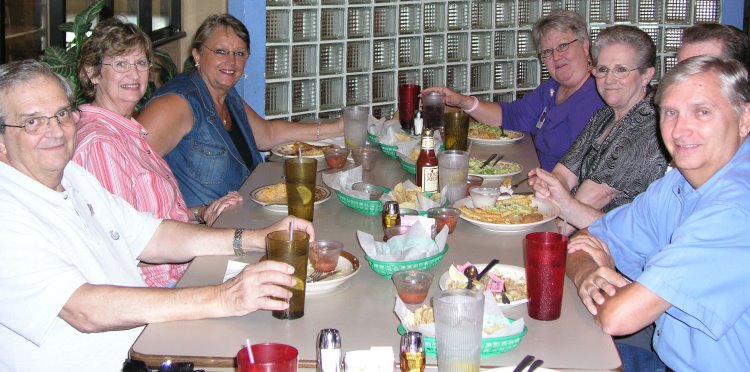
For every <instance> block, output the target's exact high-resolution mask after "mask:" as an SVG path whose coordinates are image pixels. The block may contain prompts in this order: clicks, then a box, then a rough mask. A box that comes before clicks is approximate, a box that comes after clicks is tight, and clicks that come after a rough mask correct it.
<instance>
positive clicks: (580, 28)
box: [531, 9, 589, 48]
mask: <svg viewBox="0 0 750 372" xmlns="http://www.w3.org/2000/svg"><path fill="white" fill-rule="evenodd" d="M551 30H556V31H559V32H567V31H570V32H572V33H574V34H575V35H576V39H578V41H580V42H581V45H583V42H584V41H585V40H589V28H588V26H587V25H586V21H584V20H583V17H581V15H580V14H578V13H576V12H574V11H572V10H565V9H552V10H551V11H550V12H549V14H547V15H546V16H544V17H542V18H539V20H538V21H536V23H534V29H533V30H532V31H531V32H532V36H533V37H534V43H535V44H536V47H537V48H541V47H542V37H544V35H545V34H547V32H549V31H551Z"/></svg>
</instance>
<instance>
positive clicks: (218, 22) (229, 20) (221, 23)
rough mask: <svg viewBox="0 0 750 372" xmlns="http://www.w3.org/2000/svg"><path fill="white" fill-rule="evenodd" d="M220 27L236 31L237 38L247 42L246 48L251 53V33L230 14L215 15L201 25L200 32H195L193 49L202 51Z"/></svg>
mask: <svg viewBox="0 0 750 372" xmlns="http://www.w3.org/2000/svg"><path fill="white" fill-rule="evenodd" d="M218 27H228V28H229V29H231V30H232V31H234V33H235V34H237V37H239V38H240V39H242V41H244V42H245V47H246V48H247V50H248V52H249V51H250V32H248V31H247V27H245V25H244V24H243V23H242V21H240V20H239V19H237V18H235V17H234V16H232V15H229V14H214V15H210V16H208V18H206V20H204V21H203V23H201V25H200V27H198V31H196V32H195V37H194V38H193V45H192V48H193V49H197V50H201V47H202V46H203V43H205V42H206V40H207V39H208V38H209V37H210V36H211V33H212V32H214V30H215V29H217V28H218Z"/></svg>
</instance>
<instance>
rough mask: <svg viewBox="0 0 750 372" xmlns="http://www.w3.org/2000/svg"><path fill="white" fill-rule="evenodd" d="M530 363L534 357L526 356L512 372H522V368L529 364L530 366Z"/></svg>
mask: <svg viewBox="0 0 750 372" xmlns="http://www.w3.org/2000/svg"><path fill="white" fill-rule="evenodd" d="M532 361H534V356H533V355H527V356H525V357H524V358H523V359H522V360H521V363H518V365H517V366H516V368H515V369H514V370H513V372H521V371H523V370H524V368H526V367H527V366H528V365H529V364H531V362H532Z"/></svg>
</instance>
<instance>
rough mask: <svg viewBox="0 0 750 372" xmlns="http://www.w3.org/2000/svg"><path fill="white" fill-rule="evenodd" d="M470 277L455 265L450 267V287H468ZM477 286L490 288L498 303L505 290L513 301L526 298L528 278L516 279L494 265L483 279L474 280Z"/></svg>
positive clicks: (500, 302)
mask: <svg viewBox="0 0 750 372" xmlns="http://www.w3.org/2000/svg"><path fill="white" fill-rule="evenodd" d="M467 283H468V279H467V278H466V276H465V275H464V274H462V273H461V271H460V270H459V269H457V268H456V267H455V266H454V265H451V267H450V268H449V269H448V283H447V286H448V289H455V288H466V284H467ZM474 286H475V288H479V289H481V290H490V291H491V292H492V296H493V297H495V301H496V302H497V303H498V304H502V303H503V299H502V296H501V295H500V292H501V291H503V290H505V295H506V296H507V297H508V299H509V300H510V301H511V302H513V301H520V300H523V299H526V280H523V279H518V278H516V279H514V278H511V277H509V276H508V275H505V274H503V273H502V272H501V271H500V270H499V269H498V267H493V268H492V269H491V270H490V272H489V273H487V274H486V275H485V276H483V277H482V279H481V280H474Z"/></svg>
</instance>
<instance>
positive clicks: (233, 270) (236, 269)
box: [223, 260, 247, 282]
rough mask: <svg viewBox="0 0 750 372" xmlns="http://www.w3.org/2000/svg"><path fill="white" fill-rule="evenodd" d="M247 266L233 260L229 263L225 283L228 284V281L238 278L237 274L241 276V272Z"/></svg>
mask: <svg viewBox="0 0 750 372" xmlns="http://www.w3.org/2000/svg"><path fill="white" fill-rule="evenodd" d="M245 266H247V263H245V262H238V261H232V260H229V261H227V272H226V273H225V274H224V280H223V282H226V281H227V280H229V279H232V278H234V277H235V276H237V274H239V273H240V271H242V269H244V268H245Z"/></svg>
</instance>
